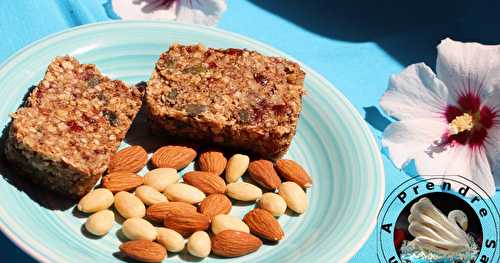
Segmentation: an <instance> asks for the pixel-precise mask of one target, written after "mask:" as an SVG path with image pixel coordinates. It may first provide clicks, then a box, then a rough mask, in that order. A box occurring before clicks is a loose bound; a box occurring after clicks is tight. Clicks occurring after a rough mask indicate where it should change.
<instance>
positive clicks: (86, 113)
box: [5, 56, 143, 197]
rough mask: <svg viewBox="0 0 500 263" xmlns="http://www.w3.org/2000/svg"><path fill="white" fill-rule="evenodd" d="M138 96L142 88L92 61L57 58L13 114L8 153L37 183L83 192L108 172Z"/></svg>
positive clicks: (137, 106) (139, 99)
mask: <svg viewBox="0 0 500 263" xmlns="http://www.w3.org/2000/svg"><path fill="white" fill-rule="evenodd" d="M142 95H143V88H138V87H134V88H130V87H128V86H127V85H125V84H124V83H123V82H122V81H119V80H110V79H109V78H108V77H105V76H103V75H102V74H101V73H100V72H99V70H98V69H97V68H96V67H95V65H91V64H80V63H79V62H78V61H77V60H76V59H74V58H72V57H69V56H65V57H58V58H56V59H55V60H54V61H53V62H52V63H51V64H50V65H49V66H48V69H47V71H46V73H45V77H44V78H43V80H42V81H41V82H40V83H39V84H38V86H36V87H35V88H34V89H33V90H32V91H31V93H30V94H29V97H28V98H27V100H26V103H25V105H23V106H22V107H20V108H19V109H18V110H17V111H16V112H14V113H12V115H11V116H12V122H11V126H10V130H9V132H8V137H7V140H6V145H5V154H6V157H7V159H8V160H9V161H10V162H11V163H13V164H14V165H15V166H16V167H18V168H19V169H20V170H21V171H22V172H24V173H25V174H26V175H27V176H28V177H29V178H31V179H32V180H33V181H34V182H35V183H37V184H40V185H42V186H45V187H47V188H49V189H51V190H54V191H56V192H59V193H62V194H64V195H69V196H74V197H77V196H81V195H83V194H85V193H86V192H88V191H89V190H90V189H92V187H93V186H94V185H95V183H96V182H97V180H98V179H99V178H100V177H101V175H102V174H103V173H104V172H105V171H106V169H107V167H108V162H109V159H110V157H111V155H112V154H114V153H115V152H116V150H117V148H118V146H119V145H120V143H121V141H122V140H123V138H124V137H125V134H126V133H127V131H128V129H129V127H130V125H131V123H132V120H133V119H134V118H135V115H136V114H137V112H138V111H139V109H140V107H141V104H142Z"/></svg>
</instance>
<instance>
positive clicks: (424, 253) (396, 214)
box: [376, 176, 500, 263]
mask: <svg viewBox="0 0 500 263" xmlns="http://www.w3.org/2000/svg"><path fill="white" fill-rule="evenodd" d="M499 223H500V215H499V212H498V210H497V208H496V206H495V204H494V202H493V201H492V200H491V198H490V197H489V196H488V195H487V194H486V192H485V191H484V190H482V189H481V188H480V187H479V186H478V185H476V184H475V183H474V182H472V181H469V180H468V179H466V178H463V177H461V176H446V177H442V176H426V178H425V179H423V178H418V179H417V178H413V179H410V180H407V181H405V182H403V183H402V184H401V185H399V186H398V187H397V188H396V189H394V190H393V191H392V192H391V193H390V194H389V196H388V197H387V199H386V200H385V201H384V204H383V206H382V209H381V210H380V212H379V215H378V222H377V230H376V232H377V256H378V259H379V262H388V263H400V262H401V263H424V262H440V263H448V262H449V263H454V262H467V263H469V262H479V263H490V262H499V259H500V249H499V245H500V244H499V243H498V242H499V234H500V231H499V230H500V229H499V227H498V226H499Z"/></svg>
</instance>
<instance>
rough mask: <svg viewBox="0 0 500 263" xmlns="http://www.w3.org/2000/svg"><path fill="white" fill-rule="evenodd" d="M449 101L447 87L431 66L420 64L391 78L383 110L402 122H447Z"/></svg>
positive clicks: (384, 98)
mask: <svg viewBox="0 0 500 263" xmlns="http://www.w3.org/2000/svg"><path fill="white" fill-rule="evenodd" d="M447 97H448V90H447V88H446V86H445V85H444V84H443V83H442V82H441V81H440V80H439V79H437V78H436V75H435V74H434V73H433V72H432V70H431V69H430V68H429V67H428V66H426V65H425V64H423V63H419V64H413V65H411V66H408V67H407V68H406V69H405V70H403V72H401V73H399V74H397V75H393V76H392V77H391V79H390V81H389V87H388V89H387V91H386V92H385V93H384V95H383V96H382V99H381V100H380V106H381V107H382V109H383V110H384V111H385V112H386V113H387V114H389V115H391V116H393V117H395V118H397V119H400V120H403V119H418V118H440V119H443V122H444V121H445V120H444V115H443V114H444V111H445V109H446V105H447V104H446V100H447Z"/></svg>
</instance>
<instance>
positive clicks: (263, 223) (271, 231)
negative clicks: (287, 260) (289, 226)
mask: <svg viewBox="0 0 500 263" xmlns="http://www.w3.org/2000/svg"><path fill="white" fill-rule="evenodd" d="M243 222H245V223H246V224H247V225H248V227H249V228H250V231H251V232H252V233H253V234H255V235H257V236H258V237H261V238H263V239H267V240H270V241H278V240H281V239H283V236H284V235H285V233H284V232H283V229H282V228H281V226H280V223H279V222H278V220H276V218H274V216H273V215H272V214H271V213H269V212H267V211H266V210H264V209H260V208H255V209H254V210H252V211H250V212H248V213H247V214H246V215H245V217H243Z"/></svg>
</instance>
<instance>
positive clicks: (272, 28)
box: [0, 0, 500, 262]
mask: <svg viewBox="0 0 500 263" xmlns="http://www.w3.org/2000/svg"><path fill="white" fill-rule="evenodd" d="M104 2H106V1H105V0H100V1H99V0H79V1H78V0H60V1H55V0H44V1H39V0H24V1H0V35H2V36H3V39H2V43H1V44H0V61H3V60H4V59H5V58H7V57H8V56H9V55H11V54H12V53H13V52H14V51H16V50H18V49H20V48H22V47H23V46H25V45H27V44H28V43H30V42H32V41H34V40H37V39H39V38H41V37H43V36H45V35H47V34H50V33H53V32H57V31H60V30H62V29H65V28H68V27H71V26H75V25H79V24H81V23H88V22H93V21H100V20H106V19H107V18H106V11H105V10H104V8H102V4H104ZM305 2H310V3H305ZM228 5H229V9H228V11H227V12H226V13H225V15H224V17H223V19H222V20H221V22H220V23H219V27H220V28H223V29H226V30H229V31H233V32H237V33H240V34H243V35H246V36H249V37H251V38H254V39H257V40H260V41H262V42H264V43H268V44H270V45H272V46H274V47H276V48H278V49H280V50H283V51H285V52H287V53H288V54H291V55H292V56H294V57H295V58H297V59H299V60H300V61H302V62H304V63H305V64H306V65H309V66H310V67H312V68H313V69H315V70H316V71H317V72H319V73H320V74H322V75H323V76H325V77H326V78H327V79H328V80H329V81H331V82H332V83H333V84H334V85H335V86H336V87H337V88H338V89H339V90H341V91H342V92H343V93H344V95H346V96H347V98H348V99H349V100H350V101H351V102H352V103H353V104H354V105H355V107H356V108H357V109H358V111H359V112H360V113H361V114H362V115H363V116H365V118H366V120H367V121H368V122H369V123H370V124H371V127H372V128H373V129H372V131H373V132H374V134H375V135H376V136H377V137H380V130H382V129H383V128H384V127H385V126H386V125H387V123H388V120H387V119H385V118H384V117H383V116H382V115H380V113H379V110H378V108H377V105H378V99H379V98H380V96H381V95H382V93H383V91H384V90H385V88H386V85H387V79H388V77H389V76H390V75H391V74H394V73H397V72H399V71H400V70H401V69H402V68H403V67H404V66H406V65H408V64H411V63H415V62H420V61H425V62H427V63H429V65H431V66H433V65H434V60H435V55H436V52H435V46H436V44H437V43H438V42H439V40H440V39H442V38H444V37H446V36H451V37H454V38H456V39H457V40H462V41H466V40H470V41H480V42H483V43H499V42H500V35H499V34H496V33H495V32H498V29H497V28H498V25H499V20H500V19H499V17H498V15H497V14H498V11H500V8H499V7H500V4H499V3H498V2H496V1H481V2H480V3H479V2H478V1H473V2H471V1H439V2H438V3H437V2H436V1H429V0H424V1H413V2H412V3H409V2H408V1H387V0H382V1H360V0H354V1H337V0H333V1H301V0H288V1H269V0H260V1H256V0H254V1H240V0H233V1H229V3H228ZM384 165H385V170H386V178H387V180H386V189H391V188H393V187H394V186H395V185H397V184H399V183H400V182H402V181H403V180H405V179H407V176H406V175H404V174H403V173H402V172H400V171H397V170H396V169H395V168H394V167H393V166H392V164H391V163H390V161H388V160H387V159H386V158H385V157H384ZM495 202H496V203H497V204H500V196H499V195H498V194H497V195H496V197H495ZM0 252H1V253H0V254H1V255H2V256H3V257H4V258H3V259H5V256H6V257H7V259H8V260H6V261H15V262H29V261H30V258H29V257H28V256H26V255H25V254H24V253H23V252H21V251H20V250H19V249H18V248H16V247H15V246H14V245H12V243H11V242H10V241H8V240H7V239H6V238H5V237H0ZM375 252H376V249H375V239H374V236H372V238H371V239H370V240H369V241H368V242H367V243H366V244H365V245H364V247H363V248H362V249H361V250H360V251H359V253H358V254H357V255H356V256H355V257H354V258H353V259H352V262H373V261H374V255H375Z"/></svg>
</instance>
